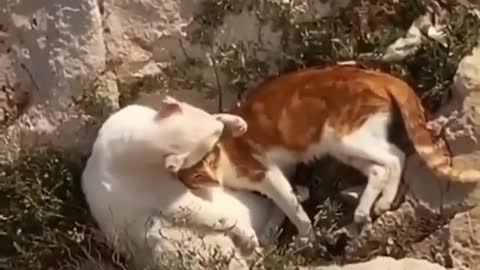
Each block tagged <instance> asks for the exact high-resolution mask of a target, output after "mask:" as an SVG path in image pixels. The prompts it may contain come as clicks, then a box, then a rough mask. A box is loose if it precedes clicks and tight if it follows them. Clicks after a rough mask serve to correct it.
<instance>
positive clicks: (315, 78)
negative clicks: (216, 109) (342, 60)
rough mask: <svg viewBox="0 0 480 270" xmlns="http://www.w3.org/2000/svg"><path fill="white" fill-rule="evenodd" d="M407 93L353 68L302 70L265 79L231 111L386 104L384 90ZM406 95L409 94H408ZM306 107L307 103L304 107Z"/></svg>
mask: <svg viewBox="0 0 480 270" xmlns="http://www.w3.org/2000/svg"><path fill="white" fill-rule="evenodd" d="M406 88H408V90H411V89H410V87H409V86H408V84H406V83H405V82H404V81H402V80H401V79H399V78H397V77H395V76H393V75H390V74H388V73H384V72H379V71H375V70H369V69H365V68H360V67H356V66H349V65H346V66H342V65H337V66H331V67H325V68H317V67H312V68H306V69H302V70H297V71H293V72H289V73H285V74H280V75H277V76H275V77H272V78H269V79H267V80H265V81H263V82H261V83H260V84H258V85H257V86H256V87H255V88H254V89H253V90H252V91H250V93H249V94H248V95H247V97H246V98H245V101H244V102H243V104H242V106H240V107H238V108H236V109H234V111H235V112H237V113H239V114H244V113H245V112H246V111H250V110H252V109H253V110H255V109H256V108H258V107H264V108H266V107H269V108H270V110H273V109H274V106H269V105H274V104H276V105H277V106H275V107H276V108H278V109H280V108H282V107H283V106H282V105H285V104H286V103H288V102H294V101H296V100H297V101H298V102H300V101H303V102H304V103H305V101H307V100H310V101H311V100H315V99H317V100H318V99H322V100H323V102H328V101H343V102H344V103H345V102H348V101H349V100H353V99H357V98H360V97H362V96H363V97H364V99H366V98H371V99H381V100H386V101H387V100H389V95H388V93H387V91H386V90H387V89H389V90H394V89H402V90H401V91H408V90H405V89H406ZM408 92H410V91H408ZM307 104H308V103H307Z"/></svg>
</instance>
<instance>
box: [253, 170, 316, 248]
mask: <svg viewBox="0 0 480 270" xmlns="http://www.w3.org/2000/svg"><path fill="white" fill-rule="evenodd" d="M253 189H254V190H256V191H258V192H260V193H263V194H264V195H266V196H267V197H269V198H270V199H272V200H273V201H274V202H275V203H276V205H277V206H278V207H279V208H280V209H282V211H283V212H284V213H285V214H286V215H287V216H288V218H289V219H290V220H291V221H292V222H293V224H295V227H296V228H297V230H298V236H297V238H298V239H299V240H300V241H301V242H307V241H309V240H313V239H314V238H315V235H314V231H313V225H312V221H311V220H310V218H309V217H308V215H307V213H306V212H305V210H304V209H303V206H302V205H301V204H300V201H299V200H298V198H297V196H296V194H295V192H294V191H293V188H292V186H291V184H290V182H289V181H288V179H287V178H286V177H285V175H284V174H283V173H282V171H281V170H280V169H279V168H278V167H277V166H276V165H274V164H269V167H268V169H267V173H266V174H265V177H264V179H262V180H261V181H260V182H257V183H254V184H253Z"/></svg>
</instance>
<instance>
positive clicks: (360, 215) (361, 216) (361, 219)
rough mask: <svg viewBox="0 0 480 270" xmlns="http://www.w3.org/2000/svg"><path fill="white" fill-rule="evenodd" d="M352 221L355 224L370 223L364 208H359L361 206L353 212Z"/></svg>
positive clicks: (370, 220) (368, 215) (368, 214)
mask: <svg viewBox="0 0 480 270" xmlns="http://www.w3.org/2000/svg"><path fill="white" fill-rule="evenodd" d="M353 221H354V222H355V223H356V224H367V223H371V222H372V219H371V217H370V213H369V212H368V211H365V210H364V209H361V208H357V209H356V210H355V212H354V213H353Z"/></svg>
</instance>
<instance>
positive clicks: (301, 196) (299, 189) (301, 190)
mask: <svg viewBox="0 0 480 270" xmlns="http://www.w3.org/2000/svg"><path fill="white" fill-rule="evenodd" d="M294 189H295V194H296V196H297V200H298V201H299V202H305V201H306V200H308V199H309V198H310V190H309V189H308V187H305V186H300V185H296V186H295V187H294Z"/></svg>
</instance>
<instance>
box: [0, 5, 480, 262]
mask: <svg viewBox="0 0 480 270" xmlns="http://www.w3.org/2000/svg"><path fill="white" fill-rule="evenodd" d="M478 14H479V13H478V11H477V12H476V11H475V9H474V8H473V6H471V3H469V2H466V1H465V2H463V1H447V0H438V1H433V0H431V1H394V0H389V1H373V0H372V1H364V0H352V1H344V0H342V1H339V0H335V1H307V0H298V1H274V0H270V1H249V0H247V1H245V0H244V1H237V0H221V1H213V0H212V1H211V0H203V1H191V0H190V1H188V0H162V1H160V0H147V1H137V0H134V1H127V0H115V1H113V0H102V1H97V0H75V1H73V0H72V1H60V0H58V1H57V0H48V1H47V0H44V1H40V0H39V1H36V2H35V3H33V2H28V3H27V2H26V1H20V0H10V1H6V2H3V3H0V67H1V68H0V86H1V88H0V125H1V128H0V133H1V134H0V138H1V140H0V164H1V166H2V168H1V169H0V202H1V203H0V243H1V245H0V269H80V268H82V267H83V269H95V268H94V267H96V268H97V269H125V267H128V265H129V261H128V258H122V257H119V256H118V255H117V254H115V253H114V252H113V251H112V250H110V249H109V248H108V247H107V246H106V245H105V244H104V243H103V242H102V240H101V237H99V236H98V235H97V233H98V232H97V231H96V230H95V225H94V223H93V222H92V220H91V218H90V216H89V214H88V212H87V211H86V210H85V203H84V201H83V197H82V194H81V192H80V189H79V186H78V184H79V183H78V180H79V175H80V173H81V170H82V166H83V162H84V161H85V158H86V157H87V156H88V151H89V149H90V146H91V143H92V140H93V138H94V136H95V132H96V129H97V128H98V125H99V123H101V122H102V120H103V119H104V118H105V117H106V116H107V115H108V114H109V113H110V112H111V111H113V110H115V109H117V108H119V107H121V106H124V105H125V104H129V103H132V102H137V103H143V104H147V105H154V104H155V100H156V98H158V96H161V95H162V94H165V93H166V92H168V93H169V94H172V95H174V96H176V97H178V98H181V99H185V100H187V101H189V102H191V103H193V104H196V105H198V106H202V107H203V108H205V109H207V110H209V111H212V112H213V111H218V109H219V107H220V108H221V107H223V108H226V107H228V106H230V105H231V104H232V102H233V101H235V100H236V99H237V98H238V97H239V96H241V94H242V93H243V92H244V91H245V90H247V89H248V88H249V87H251V86H252V85H254V84H255V83H257V82H258V81H260V80H261V79H262V78H264V77H265V76H268V75H272V74H275V73H278V72H282V71H287V70H292V69H296V68H301V67H304V66H311V65H323V64H327V63H332V62H336V61H342V60H352V59H355V60H358V61H362V62H363V63H365V65H367V66H369V67H371V68H380V69H382V70H385V71H387V72H391V73H393V74H396V75H398V76H401V77H403V78H404V79H405V80H407V81H408V82H409V83H411V84H412V85H415V87H416V89H418V94H419V96H421V97H422V100H423V101H424V105H425V107H426V108H427V110H428V111H429V112H431V114H432V118H434V117H437V116H439V115H446V116H448V115H450V114H451V113H452V111H454V110H462V111H464V112H465V114H464V115H460V116H456V117H454V118H455V119H457V120H456V121H454V122H455V124H456V125H457V126H460V127H465V126H468V125H470V126H472V127H473V129H472V130H471V134H470V135H472V136H476V137H477V138H478V137H480V128H479V127H480V116H479V113H478V112H479V110H480V107H479V106H480V47H479V46H478V44H477V41H478V40H479V31H480V21H479V17H478ZM439 32H443V33H445V35H441V34H438V33H439ZM219 100H221V102H219ZM454 128H455V127H454ZM457 129H458V128H457ZM396 139H397V140H398V143H399V144H400V145H402V143H403V142H404V141H403V139H402V138H396ZM449 145H450V147H451V149H452V151H453V152H454V153H455V154H458V156H457V157H456V159H455V164H456V166H461V167H462V166H463V167H469V166H470V167H471V166H478V164H480V163H479V160H480V151H479V150H480V147H478V146H475V142H474V141H472V140H471V139H469V138H468V136H466V137H462V138H458V139H456V140H453V139H450V140H449ZM42 146H46V147H45V149H44V148H43V147H42ZM338 172H340V174H339V175H338V174H337V173H338ZM404 178H405V181H404V187H405V188H404V190H405V200H401V203H399V205H398V209H397V210H395V211H392V212H390V213H387V214H385V215H383V216H381V217H380V218H378V219H377V220H376V221H375V222H374V223H373V225H372V226H371V227H370V228H367V229H366V230H364V231H363V232H362V233H361V235H360V236H359V237H357V238H355V239H353V240H349V239H346V238H342V237H337V235H335V237H333V234H332V233H331V232H332V231H334V230H335V229H337V228H339V227H341V226H342V225H343V224H345V223H347V222H349V221H350V219H351V210H352V207H351V204H350V203H348V202H346V201H345V198H343V197H342V196H340V195H339V193H340V191H341V190H343V189H345V188H347V187H350V186H352V185H354V184H358V183H361V182H362V181H363V180H364V178H363V177H362V176H360V175H359V174H358V173H357V172H356V171H354V170H352V169H349V168H347V167H346V166H343V165H342V164H338V163H336V162H335V161H333V160H330V159H325V160H321V161H319V163H318V164H316V165H315V166H312V167H309V168H306V167H302V168H300V169H299V172H298V175H297V176H296V179H297V180H298V181H300V182H302V181H304V182H306V183H308V184H309V185H310V186H311V187H312V190H313V191H314V192H313V194H312V198H311V199H310V200H309V201H307V202H306V207H307V208H308V209H309V213H310V214H311V215H312V216H314V217H315V220H316V222H317V223H316V224H317V227H318V230H319V232H320V235H321V238H320V241H319V242H318V243H317V245H316V246H315V247H314V248H311V249H305V250H301V251H299V250H296V251H292V250H288V249H282V248H279V249H278V250H277V251H276V252H274V253H272V254H270V255H269V256H268V257H267V258H265V259H264V261H265V267H266V268H268V269H279V267H281V268H284V269H287V268H288V267H290V266H291V267H293V266H308V265H318V264H322V265H325V264H332V263H339V264H344V263H354V262H367V261H368V262H369V263H373V266H372V265H365V264H359V265H352V266H350V267H357V268H347V267H345V269H365V268H366V269H376V267H377V266H378V264H383V263H391V265H396V266H395V267H397V268H398V269H404V268H405V269H406V268H407V267H409V268H412V267H413V266H412V265H414V264H416V263H419V264H422V263H424V264H425V263H426V262H428V261H430V262H435V263H437V264H438V265H437V266H431V265H430V266H428V267H432V268H431V269H436V268H434V267H440V266H442V267H446V268H451V267H456V268H457V269H480V268H479V267H480V266H479V265H480V243H479V241H478V239H480V232H479V231H480V227H479V226H480V225H479V224H480V210H479V208H478V207H477V208H465V207H462V208H460V206H458V207H457V204H456V203H457V202H466V203H468V204H472V205H473V204H476V203H478V202H479V201H480V189H479V188H476V187H462V186H450V187H449V188H448V189H445V188H442V185H440V184H439V183H438V180H436V179H435V178H434V177H432V176H431V175H430V172H428V171H426V170H425V168H423V167H422V165H420V163H419V162H418V160H417V159H416V157H415V156H412V157H411V158H409V160H408V162H407V167H406V171H405V177H404ZM441 206H442V207H441ZM454 206H455V207H454ZM440 209H442V210H443V211H440ZM452 209H455V210H456V211H459V212H458V213H457V214H456V215H453V212H452V211H450V210H452ZM284 229H285V233H284V235H283V236H282V239H283V240H285V241H286V240H287V239H288V236H289V235H288V232H289V230H290V229H291V224H285V228H284ZM376 256H389V258H384V257H378V258H377V259H376V260H374V261H369V260H370V259H372V258H374V257H376ZM404 257H407V258H411V259H412V258H417V259H423V260H422V261H412V260H411V259H408V260H402V261H395V260H394V259H400V258H404ZM392 258H394V259H392ZM425 260H426V261H425ZM379 262H380V263H379ZM103 264H105V265H104V266H102V265H103ZM92 265H95V266H92ZM60 266H61V268H60ZM102 267H103V268H102ZM212 267H213V266H212ZM258 267H259V266H258ZM331 267H332V269H337V268H335V267H340V266H331ZM362 267H363V268H362ZM392 267H393V266H392ZM402 267H403V268H402ZM423 267H425V269H430V268H427V266H423ZM212 269H214V268H212ZM292 269H293V268H292ZM322 269H323V268H322ZM379 269H384V268H379ZM414 269H420V268H415V267H414ZM421 269H424V268H421Z"/></svg>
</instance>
